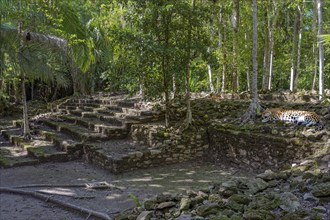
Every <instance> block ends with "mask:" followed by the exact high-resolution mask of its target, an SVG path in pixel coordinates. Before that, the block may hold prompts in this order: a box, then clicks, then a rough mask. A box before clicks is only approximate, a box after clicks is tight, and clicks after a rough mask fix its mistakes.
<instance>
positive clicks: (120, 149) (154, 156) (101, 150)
mask: <svg viewBox="0 0 330 220" xmlns="http://www.w3.org/2000/svg"><path fill="white" fill-rule="evenodd" d="M84 148H85V155H84V156H85V159H86V160H87V161H89V162H91V163H93V164H95V165H97V166H100V167H102V168H104V169H106V170H109V171H111V172H113V173H120V172H123V171H128V170H134V169H137V168H146V167H150V166H154V165H157V164H158V165H160V164H161V161H160V160H159V159H160V158H162V156H161V154H162V152H161V151H160V150H150V149H148V148H147V147H146V146H145V145H141V144H137V143H135V142H133V141H131V140H127V139H125V140H111V141H106V142H102V143H93V144H89V145H85V146H84Z"/></svg>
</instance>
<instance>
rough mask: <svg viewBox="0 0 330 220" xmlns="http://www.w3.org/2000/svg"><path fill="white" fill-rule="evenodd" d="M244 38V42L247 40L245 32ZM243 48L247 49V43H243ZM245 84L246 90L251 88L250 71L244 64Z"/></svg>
mask: <svg viewBox="0 0 330 220" xmlns="http://www.w3.org/2000/svg"><path fill="white" fill-rule="evenodd" d="M244 40H245V42H247V34H246V33H245V34H244ZM245 49H246V50H247V45H245ZM245 68H246V70H245V71H246V86H247V91H250V90H251V88H250V73H249V67H248V66H246V67H245Z"/></svg>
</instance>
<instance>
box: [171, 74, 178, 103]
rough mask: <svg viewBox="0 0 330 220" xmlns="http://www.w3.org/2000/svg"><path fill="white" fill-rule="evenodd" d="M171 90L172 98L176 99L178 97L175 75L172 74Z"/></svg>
mask: <svg viewBox="0 0 330 220" xmlns="http://www.w3.org/2000/svg"><path fill="white" fill-rule="evenodd" d="M172 90H173V98H176V97H177V95H178V89H177V86H176V74H175V73H173V76H172Z"/></svg>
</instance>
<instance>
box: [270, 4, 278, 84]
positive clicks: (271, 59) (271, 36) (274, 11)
mask: <svg viewBox="0 0 330 220" xmlns="http://www.w3.org/2000/svg"><path fill="white" fill-rule="evenodd" d="M280 8H281V4H280V5H279V6H277V4H276V0H273V14H274V18H273V22H272V24H271V28H270V32H269V69H268V82H267V89H268V90H271V89H272V78H273V59H274V42H275V40H274V32H275V27H276V24H277V18H278V14H279V9H280Z"/></svg>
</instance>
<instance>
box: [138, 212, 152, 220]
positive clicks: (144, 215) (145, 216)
mask: <svg viewBox="0 0 330 220" xmlns="http://www.w3.org/2000/svg"><path fill="white" fill-rule="evenodd" d="M152 216H153V212H152V211H143V212H141V213H140V215H138V217H137V218H136V220H150V219H151V217H152Z"/></svg>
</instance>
